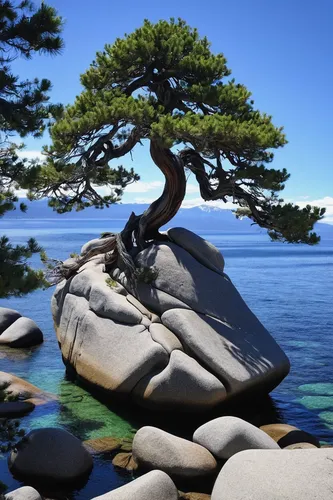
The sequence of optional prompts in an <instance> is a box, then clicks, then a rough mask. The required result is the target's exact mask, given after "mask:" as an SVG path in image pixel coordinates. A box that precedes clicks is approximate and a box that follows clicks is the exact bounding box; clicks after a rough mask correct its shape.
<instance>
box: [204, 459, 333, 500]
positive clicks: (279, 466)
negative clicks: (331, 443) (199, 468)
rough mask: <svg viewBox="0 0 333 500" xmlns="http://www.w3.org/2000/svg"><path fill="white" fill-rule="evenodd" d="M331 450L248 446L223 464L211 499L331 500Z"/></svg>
mask: <svg viewBox="0 0 333 500" xmlns="http://www.w3.org/2000/svg"><path fill="white" fill-rule="evenodd" d="M332 471H333V450H332V449H325V450H323V449H311V450H305V449H302V450H280V451H278V450H247V451H242V452H240V453H237V455H235V456H233V457H232V458H231V459H230V460H228V462H227V463H226V464H225V466H224V467H223V469H222V470H221V472H220V474H219V475H218V478H217V480H216V482H215V485H214V488H213V492H212V498H211V500H245V499H250V498H251V499H255V500H280V499H281V500H315V499H318V500H324V499H325V500H330V499H332V498H333V473H332Z"/></svg>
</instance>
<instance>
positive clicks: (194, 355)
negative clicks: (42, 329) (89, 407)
mask: <svg viewBox="0 0 333 500" xmlns="http://www.w3.org/2000/svg"><path fill="white" fill-rule="evenodd" d="M170 235H172V238H173V240H174V241H177V242H178V244H176V243H174V242H163V243H161V242H159V243H156V244H151V245H149V246H148V247H147V248H145V249H144V250H143V251H141V252H139V253H138V254H137V256H136V257H135V260H136V265H137V266H138V267H143V268H151V267H154V269H156V271H157V273H156V275H155V276H154V278H153V279H152V281H151V282H150V283H142V282H140V281H138V282H137V283H136V286H135V287H132V285H131V284H130V283H129V282H128V280H127V278H126V276H125V274H124V272H122V271H121V270H120V269H118V268H116V269H114V270H113V271H112V272H111V276H112V278H113V279H114V280H116V281H117V282H119V283H120V285H122V286H121V287H120V288H119V290H118V288H117V287H112V289H110V288H109V287H108V286H107V285H106V283H105V280H106V278H108V277H109V275H108V274H106V273H105V272H103V270H104V267H103V266H102V265H100V264H98V265H96V263H94V262H93V261H91V262H90V261H89V262H88V263H86V264H85V265H84V266H83V268H82V269H81V270H80V271H79V273H78V274H77V275H76V276H74V277H73V278H71V279H69V280H68V282H67V283H64V282H63V283H61V284H60V285H59V286H58V287H57V289H56V292H55V294H54V298H53V300H52V312H53V317H54V321H55V324H56V331H57V336H58V340H59V343H60V346H61V350H62V354H63V358H64V361H65V363H66V364H68V365H70V366H71V367H72V368H74V370H75V371H76V373H77V374H78V375H79V376H81V377H82V378H83V379H85V380H87V381H88V382H90V383H92V384H94V385H96V386H98V387H100V388H102V389H104V390H106V391H109V392H121V393H127V394H129V395H130V396H131V397H132V398H133V399H135V400H136V401H137V402H139V403H141V404H143V405H144V406H152V407H155V408H157V407H159V408H161V409H164V408H171V407H173V408H175V407H177V408H178V409H182V410H183V409H184V410H186V409H187V410H191V411H194V410H195V411H202V410H207V409H209V408H212V407H214V406H216V405H218V404H220V403H223V402H224V401H225V400H228V399H230V398H232V397H234V396H235V395H239V394H244V395H248V394H249V393H251V394H253V393H254V392H258V393H267V392H269V391H270V390H272V389H273V388H274V387H275V386H276V385H277V384H279V383H280V381H281V380H282V379H283V378H284V377H285V376H286V375H287V373H288V371H289V361H288V359H287V357H286V356H285V354H284V353H283V351H282V350H281V349H280V347H279V346H278V345H277V343H276V342H275V341H274V339H273V338H272V337H271V336H270V335H269V333H268V332H267V331H266V329H265V328H264V327H263V325H262V324H261V323H260V322H259V320H258V319H257V318H256V317H255V315H254V314H253V313H252V312H251V311H250V309H249V308H248V307H247V306H246V304H245V302H244V301H243V300H242V298H241V296H240V295H239V293H238V292H237V290H236V289H235V287H234V286H233V284H232V282H231V280H230V279H229V278H228V276H226V275H225V274H224V273H223V271H222V269H223V257H222V256H221V254H220V252H219V251H218V250H217V249H216V248H215V247H214V246H213V245H211V244H210V243H208V242H205V241H204V240H202V238H200V237H198V236H197V235H195V234H193V233H191V232H190V231H187V230H183V229H181V228H177V229H175V230H170ZM187 240H188V241H187ZM191 241H192V242H197V246H196V247H195V250H193V248H192V247H193V245H191V244H190V242H191ZM92 245H93V246H94V245H96V242H93V243H92ZM88 246H89V245H88ZM185 248H188V250H189V251H187V250H186V249H185ZM201 257H202V258H201ZM212 266H213V267H212ZM213 268H214V269H213ZM134 296H135V297H134ZM138 301H139V302H138ZM157 315H160V318H159V317H158V316H157ZM138 323H139V324H138ZM182 351H184V352H182Z"/></svg>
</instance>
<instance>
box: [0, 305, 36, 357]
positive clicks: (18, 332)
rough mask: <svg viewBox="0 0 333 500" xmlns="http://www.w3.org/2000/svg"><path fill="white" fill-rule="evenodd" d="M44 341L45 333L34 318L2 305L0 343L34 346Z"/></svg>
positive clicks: (0, 308)
mask: <svg viewBox="0 0 333 500" xmlns="http://www.w3.org/2000/svg"><path fill="white" fill-rule="evenodd" d="M42 342H43V334H42V332H41V330H40V329H39V328H38V326H37V325H36V323H35V322H34V321H32V319H29V318H24V317H22V316H21V315H20V313H18V312H17V311H14V310H13V309H7V308H6V307H0V345H1V344H2V345H8V346H9V347H32V346H35V345H38V344H41V343H42Z"/></svg>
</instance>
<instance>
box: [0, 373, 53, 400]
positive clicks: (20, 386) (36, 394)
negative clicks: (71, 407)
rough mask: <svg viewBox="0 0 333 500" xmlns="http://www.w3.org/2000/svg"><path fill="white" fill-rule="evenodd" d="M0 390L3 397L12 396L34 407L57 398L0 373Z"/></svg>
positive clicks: (11, 376) (10, 375) (12, 376)
mask: <svg viewBox="0 0 333 500" xmlns="http://www.w3.org/2000/svg"><path fill="white" fill-rule="evenodd" d="M0 390H1V391H3V392H4V394H5V396H12V397H14V398H17V399H19V400H20V401H22V400H24V401H27V402H31V403H33V404H34V405H36V406H38V405H42V404H46V403H50V402H51V401H55V400H56V399H57V396H55V395H54V394H51V393H49V392H44V391H42V390H41V389H39V388H38V387H36V386H35V385H32V384H30V383H29V382H26V381H25V380H23V379H21V378H19V377H16V376H15V375H12V374H11V373H6V372H0Z"/></svg>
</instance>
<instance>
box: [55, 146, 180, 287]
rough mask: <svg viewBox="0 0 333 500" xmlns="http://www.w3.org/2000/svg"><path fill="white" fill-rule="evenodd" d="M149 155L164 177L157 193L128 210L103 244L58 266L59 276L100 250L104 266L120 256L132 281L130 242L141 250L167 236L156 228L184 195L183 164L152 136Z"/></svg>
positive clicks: (68, 275) (167, 219)
mask: <svg viewBox="0 0 333 500" xmlns="http://www.w3.org/2000/svg"><path fill="white" fill-rule="evenodd" d="M150 154H151V157H152V159H153V161H154V163H155V165H156V166H157V167H158V168H159V169H160V170H161V172H162V173H163V175H164V177H165V185H164V189H163V193H162V194H161V196H160V197H159V198H158V199H157V200H156V201H154V202H153V203H152V204H151V205H150V206H149V207H148V208H147V210H146V211H145V212H144V213H143V214H141V215H135V214H134V213H132V214H131V216H130V218H129V219H128V221H127V223H126V225H125V227H124V229H123V230H122V231H121V232H120V233H118V234H112V233H106V235H105V243H102V244H99V245H98V246H96V248H92V249H91V250H89V251H87V252H86V253H85V254H84V255H81V256H80V257H78V258H76V259H74V260H73V259H71V260H69V261H66V262H65V263H64V264H63V266H62V277H66V278H67V279H68V278H69V277H70V276H72V275H73V274H74V273H75V272H77V271H78V270H79V269H80V267H81V266H82V265H83V264H84V263H86V262H87V261H88V260H90V259H91V258H92V257H93V256H94V255H97V254H101V253H104V254H105V264H106V265H107V267H108V269H111V268H112V267H113V266H114V265H115V263H116V262H117V261H118V259H119V258H120V260H121V261H122V263H123V266H124V269H125V272H126V274H127V275H128V277H129V278H130V279H131V280H132V279H134V276H135V272H136V270H135V264H134V262H133V259H132V256H131V250H132V249H133V245H135V246H136V247H137V248H138V249H139V250H142V249H143V248H145V247H146V246H147V245H148V244H149V242H150V241H152V240H165V239H167V236H165V235H163V234H160V233H159V229H160V228H161V227H162V226H164V225H165V224H167V223H168V222H169V221H170V220H171V219H172V218H173V217H174V216H175V215H176V213H177V212H178V210H179V208H180V206H181V204H182V201H183V199H184V197H185V192H186V178H185V172H184V163H183V160H182V158H181V157H180V156H178V155H175V154H174V153H172V152H171V151H170V150H169V149H166V148H163V147H162V146H161V145H160V144H159V143H158V142H157V141H156V140H153V139H152V140H151V141H150Z"/></svg>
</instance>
